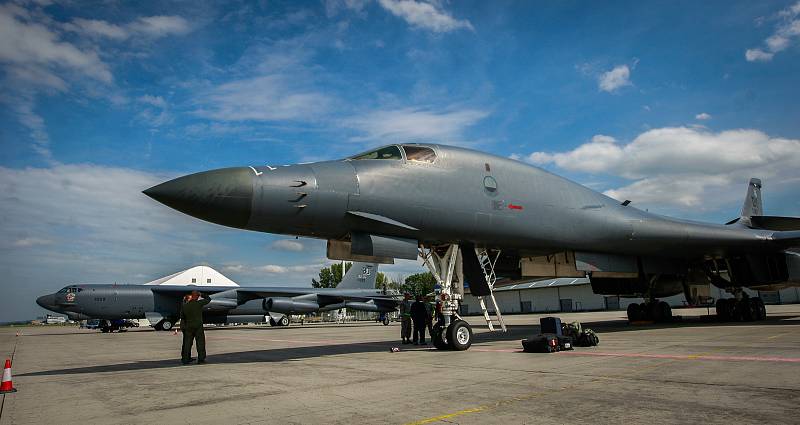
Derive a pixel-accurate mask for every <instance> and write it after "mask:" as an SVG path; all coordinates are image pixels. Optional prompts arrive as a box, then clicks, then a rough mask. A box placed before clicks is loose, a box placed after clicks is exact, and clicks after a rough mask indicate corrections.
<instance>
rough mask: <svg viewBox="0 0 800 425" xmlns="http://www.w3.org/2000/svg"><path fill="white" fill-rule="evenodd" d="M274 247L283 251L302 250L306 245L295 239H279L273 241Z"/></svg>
mask: <svg viewBox="0 0 800 425" xmlns="http://www.w3.org/2000/svg"><path fill="white" fill-rule="evenodd" d="M272 248H274V249H279V250H282V251H294V252H299V251H302V250H303V248H304V246H303V244H302V243H301V242H300V241H296V240H294V239H279V240H277V241H275V242H273V243H272Z"/></svg>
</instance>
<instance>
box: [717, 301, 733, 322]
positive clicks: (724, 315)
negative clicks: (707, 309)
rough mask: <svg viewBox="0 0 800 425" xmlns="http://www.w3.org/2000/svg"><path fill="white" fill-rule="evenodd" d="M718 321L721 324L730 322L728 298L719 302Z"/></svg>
mask: <svg viewBox="0 0 800 425" xmlns="http://www.w3.org/2000/svg"><path fill="white" fill-rule="evenodd" d="M716 309H717V319H718V320H719V321H721V322H727V321H728V320H730V313H729V309H728V300H727V299H726V298H720V299H718V300H717V305H716Z"/></svg>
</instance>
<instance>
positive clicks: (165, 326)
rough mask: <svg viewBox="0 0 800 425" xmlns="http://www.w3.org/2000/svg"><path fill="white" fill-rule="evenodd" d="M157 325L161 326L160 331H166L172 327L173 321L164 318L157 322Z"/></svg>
mask: <svg viewBox="0 0 800 425" xmlns="http://www.w3.org/2000/svg"><path fill="white" fill-rule="evenodd" d="M159 325H160V326H159V327H160V328H161V330H162V331H168V330H170V329H172V327H173V326H175V323H173V322H172V321H171V320H169V319H164V320H162V321H161V322H160V323H159Z"/></svg>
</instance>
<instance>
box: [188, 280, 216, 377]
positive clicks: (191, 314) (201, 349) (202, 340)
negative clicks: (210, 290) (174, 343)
mask: <svg viewBox="0 0 800 425" xmlns="http://www.w3.org/2000/svg"><path fill="white" fill-rule="evenodd" d="M199 298H200V293H199V292H197V291H192V295H191V296H190V297H189V301H187V302H185V303H184V304H183V305H182V306H181V332H183V347H182V348H181V363H183V364H185V365H187V364H189V363H191V362H193V361H194V359H193V358H192V342H194V341H197V363H198V364H203V363H205V362H206V335H205V332H203V306H205V305H206V304H208V303H210V302H211V298H208V296H206V295H204V296H203V299H202V300H199Z"/></svg>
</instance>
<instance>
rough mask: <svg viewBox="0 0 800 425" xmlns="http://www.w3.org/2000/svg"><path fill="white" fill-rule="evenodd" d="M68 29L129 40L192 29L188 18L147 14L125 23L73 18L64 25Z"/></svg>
mask: <svg viewBox="0 0 800 425" xmlns="http://www.w3.org/2000/svg"><path fill="white" fill-rule="evenodd" d="M64 29H66V30H67V31H71V32H75V33H79V34H83V35H86V36H89V37H94V38H109V39H113V40H127V39H129V38H132V37H137V38H141V37H146V38H150V39H154V38H161V37H166V36H169V35H183V34H186V33H188V32H190V31H191V29H192V28H191V26H190V25H189V22H188V21H186V19H184V18H182V17H180V16H147V17H141V18H138V19H136V20H134V21H132V22H129V23H127V24H123V25H117V24H112V23H110V22H107V21H103V20H97V19H82V18H77V19H73V20H72V21H71V22H69V23H67V24H65V25H64Z"/></svg>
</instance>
